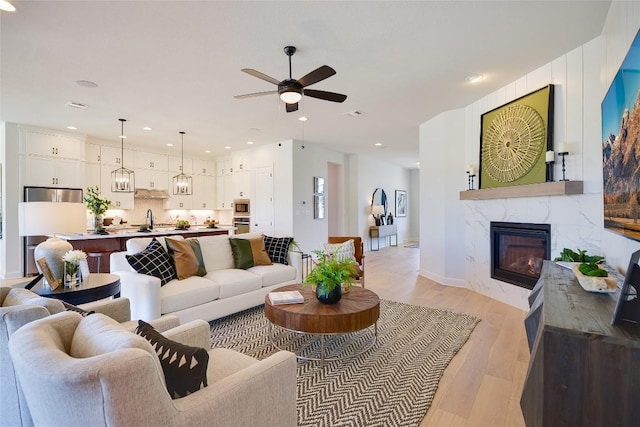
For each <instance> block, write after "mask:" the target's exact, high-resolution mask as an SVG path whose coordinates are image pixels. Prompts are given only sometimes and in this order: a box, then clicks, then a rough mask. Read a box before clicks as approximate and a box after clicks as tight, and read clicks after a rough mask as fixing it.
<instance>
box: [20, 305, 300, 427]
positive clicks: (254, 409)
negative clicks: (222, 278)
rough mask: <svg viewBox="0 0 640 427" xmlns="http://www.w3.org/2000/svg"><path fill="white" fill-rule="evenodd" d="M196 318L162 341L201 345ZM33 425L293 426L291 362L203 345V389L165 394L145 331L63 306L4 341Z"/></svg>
mask: <svg viewBox="0 0 640 427" xmlns="http://www.w3.org/2000/svg"><path fill="white" fill-rule="evenodd" d="M209 333H210V327H209V324H208V323H207V322H205V321H203V320H196V321H193V322H189V323H188V324H185V325H182V326H180V327H178V328H175V329H171V330H169V331H166V332H165V333H164V335H165V337H167V338H169V339H171V340H174V341H177V342H180V343H182V344H186V345H190V346H199V347H203V346H206V347H205V348H209V346H210V337H209ZM9 350H10V353H11V356H12V357H13V358H14V365H15V369H16V373H17V376H18V378H19V381H20V384H21V385H22V389H23V391H24V395H25V397H26V399H27V402H28V404H29V407H30V409H31V414H32V416H33V420H34V421H35V423H36V425H65V426H86V425H109V426H157V425H162V426H238V427H242V426H254V425H260V426H274V427H276V426H277V427H287V426H291V427H293V426H295V425H296V422H297V415H296V358H295V355H294V354H293V353H289V352H286V351H280V352H278V353H275V354H274V355H272V356H270V357H267V358H265V359H263V360H260V361H259V360H256V359H254V358H252V357H249V356H246V355H243V354H241V353H238V352H235V351H233V350H229V349H223V348H214V349H212V350H209V362H208V369H207V378H208V386H207V387H204V388H202V389H200V390H197V391H195V392H193V393H191V394H188V395H187V396H185V397H181V398H177V399H171V396H170V395H169V393H168V392H167V388H166V385H165V378H164V375H163V371H162V367H161V365H160V362H159V358H158V356H157V355H156V353H155V351H154V349H153V347H152V346H151V344H150V343H149V342H148V341H147V340H145V339H144V338H143V337H141V336H139V335H136V334H135V333H132V332H129V331H127V330H125V329H124V328H123V327H122V326H121V325H119V324H118V323H117V322H115V321H113V320H112V319H110V318H108V317H106V316H103V315H100V314H94V315H91V316H87V317H82V316H81V315H79V314H78V313H74V312H65V313H59V314H56V315H54V316H49V317H46V318H43V319H40V320H37V321H35V322H31V323H30V324H28V325H25V326H24V327H22V328H20V330H18V331H16V332H15V333H14V335H13V337H12V338H11V340H10V342H9Z"/></svg>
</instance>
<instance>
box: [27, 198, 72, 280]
mask: <svg viewBox="0 0 640 427" xmlns="http://www.w3.org/2000/svg"><path fill="white" fill-rule="evenodd" d="M24 201H25V202H70V203H84V200H83V193H82V188H48V187H24ZM45 240H47V236H27V237H25V238H24V245H23V246H24V257H23V259H24V264H23V273H24V276H25V277H26V276H37V275H38V268H37V267H36V262H35V260H34V259H33V251H34V250H35V249H36V246H38V245H39V244H40V243H42V242H44V241H45Z"/></svg>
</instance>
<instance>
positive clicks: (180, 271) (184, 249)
mask: <svg viewBox="0 0 640 427" xmlns="http://www.w3.org/2000/svg"><path fill="white" fill-rule="evenodd" d="M165 242H166V244H167V253H168V254H169V256H170V257H171V259H172V260H173V265H174V267H175V269H176V276H178V280H184V279H186V278H188V277H191V276H193V275H195V274H196V273H197V272H198V268H199V264H198V258H196V254H195V252H194V251H193V247H192V246H191V243H190V242H188V241H187V240H174V239H170V238H168V237H167V238H166V239H165Z"/></svg>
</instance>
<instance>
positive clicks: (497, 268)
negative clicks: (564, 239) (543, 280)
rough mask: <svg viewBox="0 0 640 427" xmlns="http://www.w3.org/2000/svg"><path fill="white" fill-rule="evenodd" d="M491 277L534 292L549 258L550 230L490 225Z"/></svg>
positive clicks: (538, 226)
mask: <svg viewBox="0 0 640 427" xmlns="http://www.w3.org/2000/svg"><path fill="white" fill-rule="evenodd" d="M490 236H491V277H492V278H494V279H497V280H501V281H503V282H507V283H511V284H513V285H517V286H520V287H523V288H526V289H533V287H534V286H535V284H536V282H537V281H538V278H539V277H540V272H541V271H542V261H543V260H545V259H547V260H548V259H549V257H550V255H551V226H550V225H549V224H525V223H518V222H491V225H490Z"/></svg>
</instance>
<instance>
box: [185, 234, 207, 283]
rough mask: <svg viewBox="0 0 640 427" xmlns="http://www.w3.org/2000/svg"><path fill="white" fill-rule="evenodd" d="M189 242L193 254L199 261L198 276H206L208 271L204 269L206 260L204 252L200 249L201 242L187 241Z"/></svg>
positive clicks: (196, 240) (193, 239) (194, 239)
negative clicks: (203, 256)
mask: <svg viewBox="0 0 640 427" xmlns="http://www.w3.org/2000/svg"><path fill="white" fill-rule="evenodd" d="M187 242H189V244H190V245H191V248H192V249H193V253H195V254H196V258H197V260H198V272H197V273H196V276H200V277H202V276H204V275H205V274H207V269H206V268H205V267H204V258H202V250H201V249H200V242H199V241H198V239H196V238H191V239H187Z"/></svg>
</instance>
